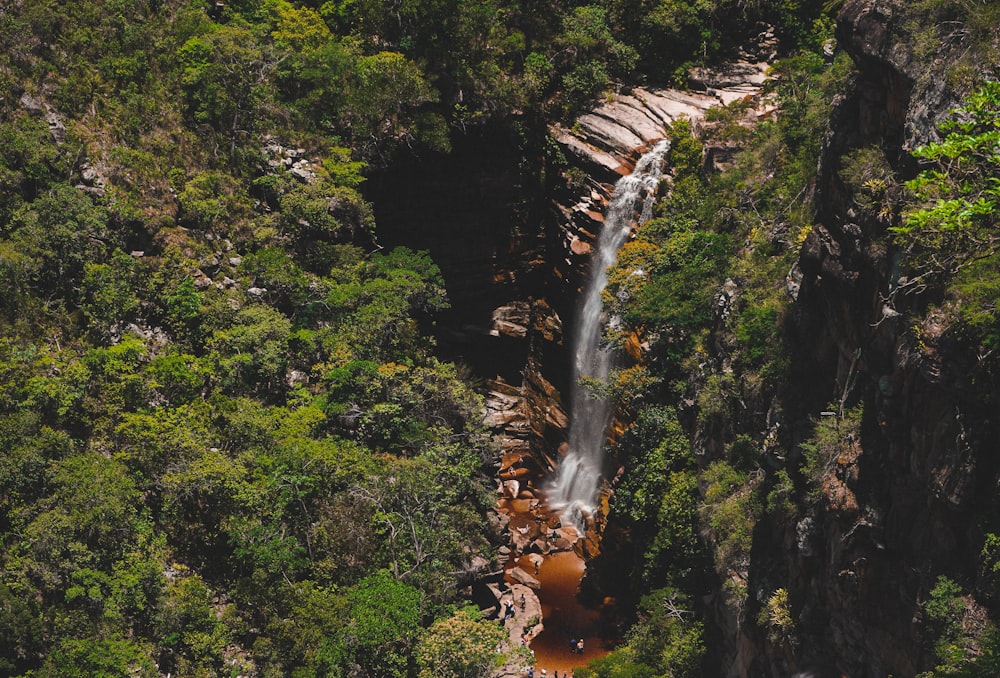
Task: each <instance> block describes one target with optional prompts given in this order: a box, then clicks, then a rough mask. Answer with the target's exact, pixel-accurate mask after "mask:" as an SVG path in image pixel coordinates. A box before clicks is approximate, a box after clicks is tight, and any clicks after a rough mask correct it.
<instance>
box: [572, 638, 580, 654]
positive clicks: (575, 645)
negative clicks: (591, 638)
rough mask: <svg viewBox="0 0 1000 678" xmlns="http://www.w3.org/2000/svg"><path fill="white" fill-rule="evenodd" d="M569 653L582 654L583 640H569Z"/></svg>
mask: <svg viewBox="0 0 1000 678" xmlns="http://www.w3.org/2000/svg"><path fill="white" fill-rule="evenodd" d="M569 651H570V652H572V653H574V654H583V638H571V639H570V641H569Z"/></svg>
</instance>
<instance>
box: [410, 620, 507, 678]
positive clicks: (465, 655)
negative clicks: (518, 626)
mask: <svg viewBox="0 0 1000 678" xmlns="http://www.w3.org/2000/svg"><path fill="white" fill-rule="evenodd" d="M506 640H507V632H506V631H505V630H504V629H503V627H502V626H498V625H497V624H496V623H495V622H491V621H487V620H484V619H480V618H479V613H478V612H477V611H476V610H474V609H465V610H459V611H457V612H455V613H454V614H453V615H452V616H451V617H448V618H445V619H440V620H438V621H436V622H434V624H432V625H431V627H430V628H429V629H427V632H426V633H424V635H423V636H422V637H421V638H420V643H419V645H418V646H417V666H418V668H419V672H418V674H417V675H418V676H419V678H481V676H485V675H489V673H490V672H491V671H492V670H493V669H495V668H497V667H498V666H500V665H501V664H502V663H503V660H504V655H503V654H502V653H501V652H498V651H497V648H498V647H499V646H500V645H501V644H502V643H503V642H505V641H506Z"/></svg>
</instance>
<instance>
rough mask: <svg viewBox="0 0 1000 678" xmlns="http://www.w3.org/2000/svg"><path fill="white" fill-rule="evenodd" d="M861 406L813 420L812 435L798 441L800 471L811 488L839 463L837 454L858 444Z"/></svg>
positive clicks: (816, 488) (845, 451)
mask: <svg viewBox="0 0 1000 678" xmlns="http://www.w3.org/2000/svg"><path fill="white" fill-rule="evenodd" d="M863 415H864V407H863V405H858V406H856V407H854V408H853V409H850V410H847V411H846V412H843V413H842V414H837V413H831V414H829V416H822V417H820V418H819V420H818V421H816V427H815V429H814V430H813V434H812V437H811V438H810V439H809V441H808V442H804V443H802V451H803V454H804V456H805V464H804V466H803V469H802V472H803V474H804V475H805V477H806V479H807V480H808V482H809V483H810V484H812V486H813V488H814V490H818V489H819V488H820V487H821V485H822V483H823V478H824V476H826V474H827V473H829V472H830V471H831V470H832V469H833V468H834V467H835V466H836V464H837V463H838V462H839V460H840V457H841V455H843V454H845V453H849V452H850V451H851V448H852V447H853V446H855V445H860V439H861V419H862V416H863Z"/></svg>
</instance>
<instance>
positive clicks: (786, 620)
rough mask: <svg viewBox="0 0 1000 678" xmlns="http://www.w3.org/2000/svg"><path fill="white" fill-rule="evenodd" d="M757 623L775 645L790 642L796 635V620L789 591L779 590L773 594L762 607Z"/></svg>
mask: <svg viewBox="0 0 1000 678" xmlns="http://www.w3.org/2000/svg"><path fill="white" fill-rule="evenodd" d="M757 623H758V624H759V625H760V626H761V627H762V628H764V629H766V630H767V634H768V637H769V638H770V639H771V642H774V643H787V642H790V641H791V640H792V638H793V636H794V634H795V619H794V617H793V616H792V610H791V605H790V604H789V602H788V589H786V588H779V589H777V590H775V592H774V593H772V594H771V595H770V596H769V597H768V599H767V602H766V603H765V604H764V606H763V607H761V610H760V615H759V616H758V618H757Z"/></svg>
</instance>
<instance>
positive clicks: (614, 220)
mask: <svg viewBox="0 0 1000 678" xmlns="http://www.w3.org/2000/svg"><path fill="white" fill-rule="evenodd" d="M669 149H670V142H669V141H666V140H664V141H661V142H659V143H658V144H656V146H654V147H653V149H652V150H650V151H648V152H647V153H646V154H645V155H643V156H642V157H641V158H639V162H638V163H636V166H635V170H634V171H633V172H632V174H630V175H629V176H627V177H622V178H621V179H619V180H618V183H617V184H615V189H614V192H613V193H612V194H611V201H610V202H609V203H608V209H607V212H606V214H605V215H604V227H603V228H602V229H601V235H600V237H599V238H598V240H597V249H596V251H595V252H594V255H593V258H592V259H591V262H590V275H589V276H588V282H587V283H586V286H585V288H584V291H583V297H582V301H581V303H582V306H581V308H580V313H579V315H578V316H577V319H576V326H575V328H574V330H575V331H574V335H573V337H574V339H573V342H574V344H573V358H574V363H573V386H572V391H571V394H570V398H571V405H572V406H571V412H570V424H569V451H568V452H567V453H566V456H565V458H564V459H563V460H562V462H561V463H560V464H559V468H558V469H557V470H556V477H555V480H554V481H553V482H552V485H551V487H550V488H549V506H551V507H552V508H553V509H555V510H557V511H560V512H561V514H562V519H563V522H565V523H571V524H573V525H575V526H576V528H577V531H578V532H579V533H580V534H583V525H584V522H585V519H586V516H589V515H590V514H592V513H593V511H594V508H595V507H596V505H597V500H598V497H599V495H600V489H601V478H602V472H603V466H604V443H605V442H606V440H607V428H608V424H609V423H610V421H611V404H610V403H608V402H607V401H606V400H603V399H600V398H595V397H593V395H592V394H591V393H590V392H589V391H588V390H587V389H586V387H584V386H582V385H581V384H580V378H581V377H592V378H594V379H598V380H600V381H605V380H607V377H608V374H609V372H610V371H611V365H612V362H613V356H612V354H611V352H610V351H608V350H606V349H605V348H603V347H602V346H601V335H602V334H603V328H604V319H603V318H602V310H603V309H602V303H601V292H602V291H604V288H605V287H606V286H607V284H608V275H607V270H608V268H609V267H610V266H612V265H613V264H614V263H615V261H616V260H617V259H618V250H619V248H621V246H622V245H624V244H625V241H626V240H627V239H628V237H629V234H630V233H631V232H632V227H633V224H642V223H643V222H645V221H646V220H648V219H649V218H650V216H652V210H653V203H654V201H655V199H656V188H657V185H658V184H659V181H660V177H661V176H662V175H663V164H664V159H665V156H666V154H667V151H668V150H669Z"/></svg>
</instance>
